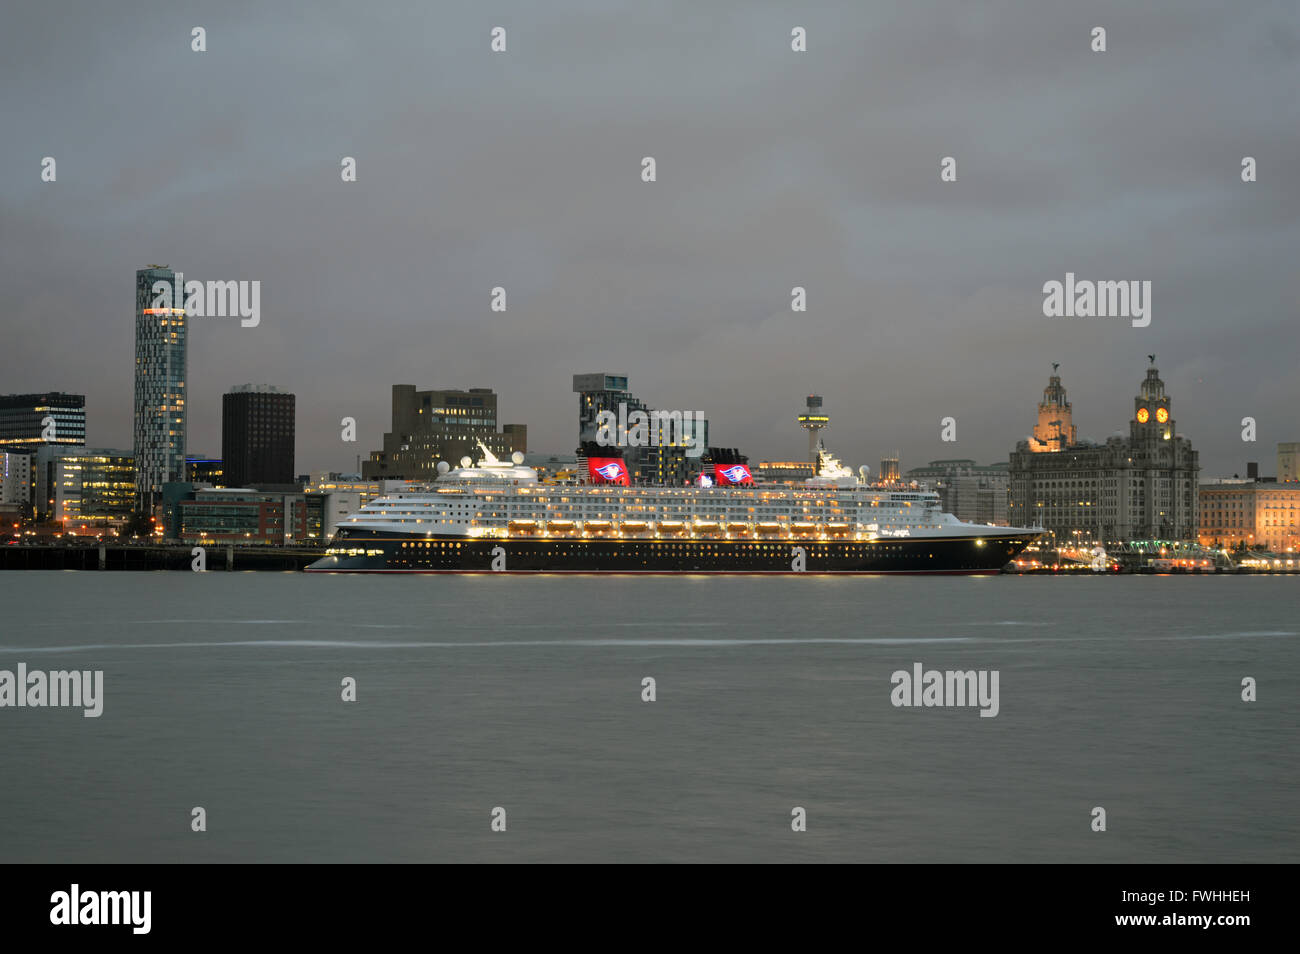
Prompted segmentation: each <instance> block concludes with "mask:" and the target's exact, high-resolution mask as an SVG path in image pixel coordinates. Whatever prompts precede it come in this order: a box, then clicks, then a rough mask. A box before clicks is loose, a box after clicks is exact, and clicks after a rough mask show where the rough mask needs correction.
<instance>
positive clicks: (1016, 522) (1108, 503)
mask: <svg viewBox="0 0 1300 954" xmlns="http://www.w3.org/2000/svg"><path fill="white" fill-rule="evenodd" d="M1045 398H1046V400H1045V401H1044V403H1043V404H1040V405H1039V422H1040V424H1042V423H1046V424H1048V425H1049V426H1050V428H1051V429H1050V431H1048V432H1047V433H1045V434H1036V436H1035V437H1033V438H1030V439H1029V440H1025V441H1021V442H1020V443H1019V444H1018V445H1017V446H1016V450H1015V452H1014V453H1013V454H1012V455H1011V461H1010V471H1011V489H1010V499H1009V502H1008V521H1009V522H1010V524H1011V525H1012V526H1016V527H1030V526H1041V527H1044V528H1045V529H1047V530H1049V531H1051V532H1052V533H1053V535H1054V536H1055V538H1056V541H1057V543H1072V542H1075V541H1076V540H1077V541H1079V542H1088V541H1099V542H1102V543H1111V542H1117V541H1125V540H1152V539H1156V540H1194V539H1196V537H1197V536H1198V532H1199V529H1200V526H1199V520H1198V505H1199V504H1198V494H1197V482H1198V472H1199V470H1200V464H1199V462H1198V456H1197V452H1196V451H1195V450H1193V449H1192V445H1191V442H1190V441H1189V440H1187V438H1185V437H1180V436H1178V435H1177V433H1176V432H1175V424H1174V419H1173V413H1172V402H1171V399H1170V397H1169V395H1168V394H1166V393H1165V385H1164V382H1163V381H1161V380H1160V372H1159V371H1157V370H1156V367H1155V358H1154V356H1152V359H1151V367H1149V368H1148V369H1147V374H1146V379H1145V380H1144V381H1143V382H1142V384H1141V385H1140V386H1139V388H1138V394H1137V396H1136V397H1135V398H1134V400H1133V405H1134V410H1133V417H1132V418H1131V419H1130V421H1129V434H1128V436H1127V437H1119V436H1116V437H1111V438H1109V439H1108V440H1107V441H1106V442H1105V443H1104V444H1097V443H1093V442H1090V441H1077V440H1075V438H1074V437H1073V436H1072V435H1073V434H1074V430H1073V424H1071V423H1070V420H1069V416H1068V414H1064V415H1063V414H1062V412H1063V411H1065V412H1068V410H1069V404H1068V402H1066V401H1065V389H1064V388H1061V387H1060V381H1059V379H1058V378H1057V377H1056V376H1055V375H1053V376H1052V383H1051V384H1049V385H1048V388H1047V391H1046V392H1045ZM1044 405H1046V406H1047V407H1048V408H1051V409H1053V412H1054V413H1056V414H1057V415H1058V416H1057V417H1054V418H1052V419H1051V420H1049V421H1044V418H1043V410H1044ZM1058 421H1059V422H1060V423H1059V424H1057V423H1056V422H1058ZM1035 430H1036V431H1037V430H1038V429H1037V428H1036V429H1035ZM1067 436H1069V440H1070V442H1069V443H1066V437H1067Z"/></svg>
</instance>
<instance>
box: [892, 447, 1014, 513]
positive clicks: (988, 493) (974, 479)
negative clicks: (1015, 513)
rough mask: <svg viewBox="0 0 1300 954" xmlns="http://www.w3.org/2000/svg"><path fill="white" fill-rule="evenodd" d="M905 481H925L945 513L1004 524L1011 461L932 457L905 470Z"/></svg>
mask: <svg viewBox="0 0 1300 954" xmlns="http://www.w3.org/2000/svg"><path fill="white" fill-rule="evenodd" d="M907 479H908V481H913V480H915V481H918V482H924V483H925V484H927V485H928V486H929V487H930V489H931V490H934V491H936V492H937V493H938V494H939V500H940V501H941V505H942V507H943V509H944V510H945V511H946V512H947V513H951V514H953V515H954V516H955V517H957V518H958V519H959V520H965V521H967V522H969V523H991V524H996V525H997V526H1006V525H1007V524H1008V520H1007V492H1008V488H1009V486H1010V483H1011V471H1010V464H1006V463H1002V464H987V465H981V464H977V463H975V461H973V460H969V459H967V458H957V459H952V460H932V461H930V463H928V464H926V465H925V466H924V467H913V468H912V469H911V470H909V471H908V472H907Z"/></svg>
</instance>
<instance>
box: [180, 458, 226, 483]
mask: <svg viewBox="0 0 1300 954" xmlns="http://www.w3.org/2000/svg"><path fill="white" fill-rule="evenodd" d="M225 474H226V471H225V465H224V464H223V463H222V462H221V461H220V460H219V459H217V458H214V457H209V456H208V455H207V454H194V455H190V454H187V455H185V480H186V481H188V482H190V483H194V484H207V485H208V486H209V487H224V486H226V477H225Z"/></svg>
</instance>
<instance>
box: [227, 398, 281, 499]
mask: <svg viewBox="0 0 1300 954" xmlns="http://www.w3.org/2000/svg"><path fill="white" fill-rule="evenodd" d="M294 409H295V398H294V395H292V394H290V393H289V392H288V391H284V390H281V389H280V388H277V387H273V386H272V385H269V384H241V385H240V386H238V387H235V388H231V389H230V391H228V392H227V393H226V394H224V395H222V397H221V462H222V469H223V471H224V474H223V480H224V483H225V485H226V486H227V487H249V486H254V485H261V484H284V485H288V484H292V483H294V473H293V454H294Z"/></svg>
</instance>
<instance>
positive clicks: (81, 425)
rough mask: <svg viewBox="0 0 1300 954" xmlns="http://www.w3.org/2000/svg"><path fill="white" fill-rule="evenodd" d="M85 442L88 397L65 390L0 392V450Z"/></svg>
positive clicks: (81, 443) (32, 448) (33, 448)
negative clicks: (35, 392) (32, 392)
mask: <svg viewBox="0 0 1300 954" xmlns="http://www.w3.org/2000/svg"><path fill="white" fill-rule="evenodd" d="M85 443H86V396H85V395H84V394H67V393H65V392H63V391H46V392H45V393H43V394H3V395H0V452H3V451H17V450H22V449H24V448H27V449H30V450H35V449H36V448H37V447H40V446H42V445H44V444H61V445H71V446H81V445H84V444H85Z"/></svg>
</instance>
